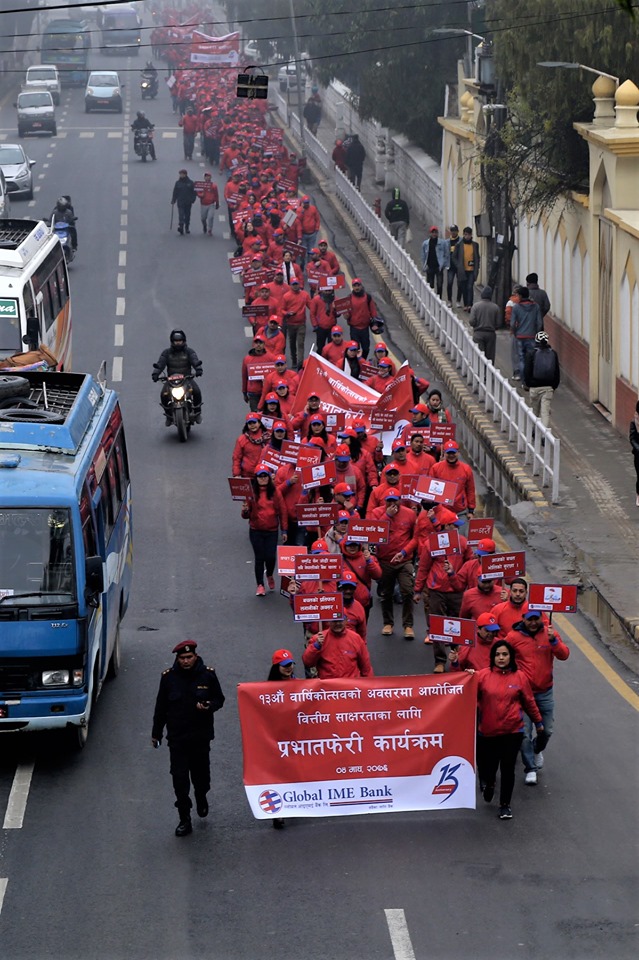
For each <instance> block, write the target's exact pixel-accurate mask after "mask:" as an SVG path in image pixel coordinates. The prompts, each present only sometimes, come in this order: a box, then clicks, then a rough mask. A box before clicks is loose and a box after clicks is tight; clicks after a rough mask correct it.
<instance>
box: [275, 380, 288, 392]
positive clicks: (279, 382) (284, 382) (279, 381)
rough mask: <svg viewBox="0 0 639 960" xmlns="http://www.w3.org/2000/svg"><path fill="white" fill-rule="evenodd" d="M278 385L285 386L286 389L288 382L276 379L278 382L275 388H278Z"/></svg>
mask: <svg viewBox="0 0 639 960" xmlns="http://www.w3.org/2000/svg"><path fill="white" fill-rule="evenodd" d="M280 387H286V389H287V390H288V383H287V382H286V380H278V382H277V383H276V384H275V389H276V390H279V389H280Z"/></svg>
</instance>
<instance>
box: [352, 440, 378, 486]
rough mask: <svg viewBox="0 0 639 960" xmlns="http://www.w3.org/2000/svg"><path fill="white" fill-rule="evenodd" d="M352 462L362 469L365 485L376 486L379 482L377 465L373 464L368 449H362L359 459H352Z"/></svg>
mask: <svg viewBox="0 0 639 960" xmlns="http://www.w3.org/2000/svg"><path fill="white" fill-rule="evenodd" d="M353 463H354V464H355V465H356V466H358V467H359V469H360V470H361V471H362V473H363V475H364V480H365V481H366V486H367V487H370V488H371V489H372V488H373V487H376V486H377V484H378V483H379V477H378V476H377V467H376V466H375V462H374V460H373V458H372V457H371V455H370V453H369V452H368V450H364V449H362V452H361V454H360V458H359V460H354V461H353Z"/></svg>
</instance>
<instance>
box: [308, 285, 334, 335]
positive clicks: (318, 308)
mask: <svg viewBox="0 0 639 960" xmlns="http://www.w3.org/2000/svg"><path fill="white" fill-rule="evenodd" d="M309 310H310V314H311V326H312V328H313V330H318V329H319V330H331V329H332V328H333V327H334V326H335V324H336V323H337V313H336V312H335V305H334V304H332V303H326V301H325V300H322V298H321V296H320V295H319V294H316V295H315V296H314V297H313V299H312V300H311V303H310V306H309Z"/></svg>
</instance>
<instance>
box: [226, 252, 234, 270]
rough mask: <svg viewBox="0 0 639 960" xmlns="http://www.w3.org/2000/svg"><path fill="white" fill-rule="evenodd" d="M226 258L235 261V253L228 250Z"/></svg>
mask: <svg viewBox="0 0 639 960" xmlns="http://www.w3.org/2000/svg"><path fill="white" fill-rule="evenodd" d="M226 256H227V257H228V259H229V260H232V259H233V251H232V250H228V251H227V254H226ZM233 276H235V274H233Z"/></svg>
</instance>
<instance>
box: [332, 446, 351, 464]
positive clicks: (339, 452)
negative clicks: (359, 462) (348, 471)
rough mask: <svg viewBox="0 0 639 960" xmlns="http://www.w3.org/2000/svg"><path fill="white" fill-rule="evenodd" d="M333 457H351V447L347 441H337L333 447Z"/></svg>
mask: <svg viewBox="0 0 639 960" xmlns="http://www.w3.org/2000/svg"><path fill="white" fill-rule="evenodd" d="M335 457H336V459H337V460H342V459H344V460H346V459H348V460H350V459H351V448H350V447H349V445H348V444H347V443H339V444H338V445H337V447H336V448H335Z"/></svg>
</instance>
